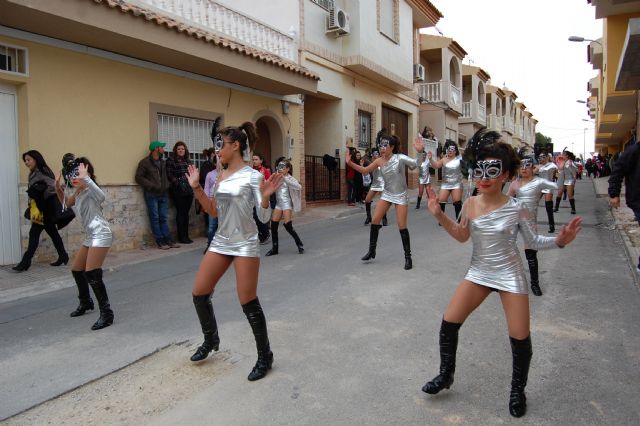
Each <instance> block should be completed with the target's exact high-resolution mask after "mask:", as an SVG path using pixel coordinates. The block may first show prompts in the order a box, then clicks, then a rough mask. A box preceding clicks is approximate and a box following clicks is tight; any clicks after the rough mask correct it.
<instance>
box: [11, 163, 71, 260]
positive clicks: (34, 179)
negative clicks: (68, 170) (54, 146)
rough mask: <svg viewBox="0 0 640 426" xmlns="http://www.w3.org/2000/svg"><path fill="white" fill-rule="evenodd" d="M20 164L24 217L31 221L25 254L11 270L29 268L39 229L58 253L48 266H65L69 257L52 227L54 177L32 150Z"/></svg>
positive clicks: (56, 206)
mask: <svg viewBox="0 0 640 426" xmlns="http://www.w3.org/2000/svg"><path fill="white" fill-rule="evenodd" d="M22 161H24V164H25V166H27V168H29V186H28V187H27V194H29V208H28V209H27V214H25V217H27V218H28V219H29V220H31V229H30V230H29V246H28V248H27V251H26V252H25V253H24V255H23V256H22V260H21V261H20V263H18V264H17V265H16V266H14V267H13V268H12V269H13V270H14V271H17V272H23V271H26V270H27V269H29V267H30V266H31V259H32V258H33V255H34V254H35V252H36V249H37V248H38V244H39V243H40V234H41V233H42V231H43V230H44V231H46V232H47V234H49V237H51V241H52V242H53V246H54V247H55V248H56V251H57V252H58V260H56V261H55V262H53V263H51V266H60V265H62V264H63V263H64V264H65V265H66V264H67V262H68V261H69V255H68V254H67V252H66V250H65V249H64V243H63V242H62V238H60V234H59V233H58V229H57V228H56V224H55V219H56V215H57V214H58V213H59V212H58V210H61V206H60V202H59V201H58V197H57V196H56V190H55V175H54V174H53V171H51V169H50V168H49V166H47V163H46V162H45V161H44V158H43V157H42V154H40V153H39V152H38V151H36V150H31V151H27V152H25V153H24V154H22Z"/></svg>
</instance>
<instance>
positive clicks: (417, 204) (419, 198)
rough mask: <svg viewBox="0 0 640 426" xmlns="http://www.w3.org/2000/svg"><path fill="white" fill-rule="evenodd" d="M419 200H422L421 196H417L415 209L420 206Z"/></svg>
mask: <svg viewBox="0 0 640 426" xmlns="http://www.w3.org/2000/svg"><path fill="white" fill-rule="evenodd" d="M420 201H422V197H418V199H417V201H416V210H418V209H419V208H420Z"/></svg>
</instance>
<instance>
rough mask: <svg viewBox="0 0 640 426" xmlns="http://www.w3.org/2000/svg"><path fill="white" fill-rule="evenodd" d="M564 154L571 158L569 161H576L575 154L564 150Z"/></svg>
mask: <svg viewBox="0 0 640 426" xmlns="http://www.w3.org/2000/svg"><path fill="white" fill-rule="evenodd" d="M563 153H564V155H566V156H567V157H569V160H571V161H575V160H576V155H575V154H574V153H573V152H571V151H567V150H564V151H563Z"/></svg>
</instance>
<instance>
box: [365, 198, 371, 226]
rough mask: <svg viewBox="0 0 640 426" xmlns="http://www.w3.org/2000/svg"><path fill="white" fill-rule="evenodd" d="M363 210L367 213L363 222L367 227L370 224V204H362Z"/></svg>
mask: <svg viewBox="0 0 640 426" xmlns="http://www.w3.org/2000/svg"><path fill="white" fill-rule="evenodd" d="M364 209H365V211H366V212H367V218H366V219H365V220H364V224H365V225H368V224H370V223H371V203H364Z"/></svg>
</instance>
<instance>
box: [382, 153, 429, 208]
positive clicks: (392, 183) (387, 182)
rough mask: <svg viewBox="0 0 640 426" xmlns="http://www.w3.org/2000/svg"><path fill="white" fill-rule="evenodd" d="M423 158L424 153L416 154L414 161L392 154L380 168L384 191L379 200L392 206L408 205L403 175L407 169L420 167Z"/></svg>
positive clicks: (401, 155)
mask: <svg viewBox="0 0 640 426" xmlns="http://www.w3.org/2000/svg"><path fill="white" fill-rule="evenodd" d="M424 157H425V154H424V153H418V157H417V158H416V159H413V158H411V157H408V156H406V155H404V154H393V155H392V156H391V158H389V161H387V162H386V163H385V164H384V165H383V166H382V167H380V172H381V173H382V178H383V179H384V191H382V196H381V197H380V199H381V200H384V201H388V202H390V203H393V204H400V205H405V206H406V205H408V204H409V195H408V194H407V181H406V180H405V177H404V173H405V170H406V168H407V167H408V168H409V169H411V170H413V169H415V168H416V167H420V165H421V164H422V162H423V161H424Z"/></svg>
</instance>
